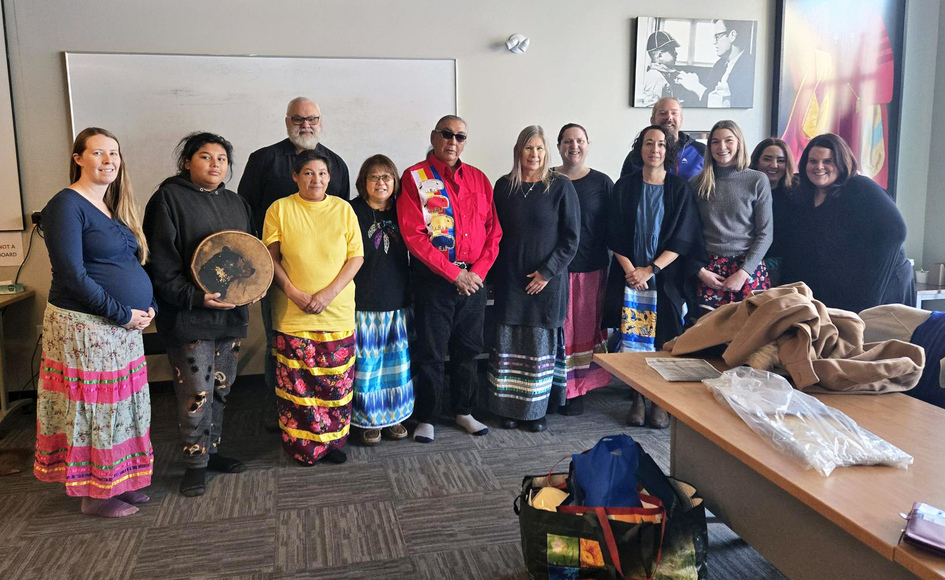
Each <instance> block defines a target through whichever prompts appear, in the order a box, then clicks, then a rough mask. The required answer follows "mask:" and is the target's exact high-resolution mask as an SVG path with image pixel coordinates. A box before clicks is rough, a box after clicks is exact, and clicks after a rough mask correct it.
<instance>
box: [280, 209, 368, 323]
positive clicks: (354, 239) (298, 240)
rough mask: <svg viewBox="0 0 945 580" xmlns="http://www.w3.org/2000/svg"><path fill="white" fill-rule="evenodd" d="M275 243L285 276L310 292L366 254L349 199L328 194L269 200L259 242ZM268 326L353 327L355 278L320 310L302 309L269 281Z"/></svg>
mask: <svg viewBox="0 0 945 580" xmlns="http://www.w3.org/2000/svg"><path fill="white" fill-rule="evenodd" d="M273 242H279V243H280V249H281V252H282V267H283V268H284V269H285V272H286V274H287V275H288V277H289V280H291V281H292V284H294V285H295V287H296V288H298V289H299V290H301V291H303V292H308V293H310V294H314V293H315V292H318V291H319V290H322V289H323V288H325V287H326V286H328V285H329V284H331V282H332V281H333V280H334V279H335V277H336V276H337V275H338V272H340V271H341V268H342V267H343V266H344V264H345V262H346V261H347V260H348V259H350V258H354V257H357V256H363V255H364V247H363V246H362V244H361V228H360V226H359V225H358V218H357V216H355V214H354V210H353V209H351V205H350V204H349V203H348V202H347V201H345V200H343V199H341V198H339V197H335V196H332V195H329V196H326V197H325V199H324V200H323V201H320V202H312V201H305V200H304V199H302V197H301V196H300V195H299V194H298V193H295V194H293V195H290V196H289V197H285V198H282V199H280V200H278V201H276V202H275V203H273V204H272V205H271V206H270V207H269V211H267V212H266V220H265V222H264V223H263V243H264V244H266V246H269V245H270V244H272V243H273ZM272 326H273V328H275V329H276V330H278V331H280V332H287V333H292V334H299V333H301V332H305V331H310V330H313V329H321V328H354V326H355V323H354V282H351V283H350V284H348V285H347V286H346V287H345V288H344V290H342V291H341V292H340V293H339V294H338V296H336V297H335V299H334V300H332V302H331V304H330V305H329V306H328V308H326V309H325V310H324V311H323V312H322V313H321V314H306V313H305V312H303V311H302V310H301V309H299V307H298V306H296V305H295V303H293V302H292V301H291V300H289V298H288V297H287V296H286V295H285V293H284V292H283V291H282V290H280V289H279V288H277V287H276V286H273V288H272Z"/></svg>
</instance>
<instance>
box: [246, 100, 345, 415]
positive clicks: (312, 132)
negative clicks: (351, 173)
mask: <svg viewBox="0 0 945 580" xmlns="http://www.w3.org/2000/svg"><path fill="white" fill-rule="evenodd" d="M285 128H286V131H287V132H288V134H289V136H288V138H287V139H284V140H282V141H279V142H278V143H275V144H273V145H270V146H268V147H263V148H262V149H259V150H257V151H254V152H253V153H252V155H250V156H249V160H248V161H247V162H246V169H245V170H244V171H243V177H242V178H241V179H240V185H239V194H240V195H241V196H243V198H244V199H245V200H246V201H247V202H249V207H250V208H252V210H253V227H254V228H255V229H256V235H257V236H258V235H261V234H262V226H263V220H264V219H265V218H266V210H268V209H269V206H270V205H272V204H273V202H275V201H276V200H279V199H282V198H283V197H288V196H290V195H292V194H293V193H295V192H297V191H298V190H299V186H298V185H297V184H296V183H295V181H293V180H292V166H293V165H295V158H296V157H297V156H298V154H299V153H301V152H302V151H305V150H307V149H314V150H315V151H317V152H318V153H321V154H322V155H324V156H325V157H327V158H328V171H329V172H330V173H331V180H330V181H329V182H328V195H334V196H337V197H340V198H342V199H348V198H349V196H350V187H351V186H350V184H349V182H348V166H347V165H345V162H344V160H343V159H342V158H341V157H339V156H338V155H337V154H336V153H335V152H334V151H332V150H330V149H329V148H328V147H325V146H324V145H323V144H322V143H321V142H320V141H319V140H318V136H319V134H320V133H321V132H322V113H321V110H320V109H319V108H318V105H317V104H315V102H314V101H312V100H311V99H308V98H306V97H296V98H294V99H292V100H291V101H289V106H288V107H286V112H285ZM261 304H262V319H263V326H265V328H266V358H265V373H266V392H267V396H266V410H265V413H266V421H265V423H266V429H267V430H268V431H278V427H277V426H275V424H274V423H273V421H275V420H276V401H275V386H276V372H275V361H274V360H273V358H272V314H271V312H270V307H271V303H270V299H269V297H268V296H267V297H265V298H263V299H262V301H261Z"/></svg>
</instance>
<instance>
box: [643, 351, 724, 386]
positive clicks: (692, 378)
mask: <svg viewBox="0 0 945 580" xmlns="http://www.w3.org/2000/svg"><path fill="white" fill-rule="evenodd" d="M646 364H648V365H650V368H652V369H653V370H655V371H656V372H658V373H659V374H660V376H661V377H663V378H664V379H665V380H667V381H670V382H674V383H675V382H698V381H701V380H704V379H716V378H718V377H719V376H721V374H722V373H720V372H719V371H717V370H715V367H713V366H712V365H710V364H709V363H708V362H707V361H705V360H703V359H701V358H659V357H650V358H648V359H646Z"/></svg>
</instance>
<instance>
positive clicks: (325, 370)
mask: <svg viewBox="0 0 945 580" xmlns="http://www.w3.org/2000/svg"><path fill="white" fill-rule="evenodd" d="M272 354H273V356H275V357H276V360H277V361H278V362H280V363H282V364H284V365H285V366H287V367H289V368H293V369H300V370H303V371H308V372H310V373H312V374H313V375H315V376H317V377H318V376H324V375H343V374H345V371H347V370H348V369H350V368H351V367H352V366H353V365H354V359H355V357H353V356H352V357H349V358H348V362H346V363H345V364H343V365H340V366H336V367H310V366H308V365H307V364H305V363H304V362H302V361H300V360H296V359H290V358H286V357H284V356H282V355H281V354H279V353H278V352H276V349H272Z"/></svg>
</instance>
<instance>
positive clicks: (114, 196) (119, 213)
mask: <svg viewBox="0 0 945 580" xmlns="http://www.w3.org/2000/svg"><path fill="white" fill-rule="evenodd" d="M95 135H103V136H105V137H108V138H109V139H113V140H114V141H115V143H118V138H117V137H115V136H114V135H113V134H112V133H111V131H107V130H105V129H102V128H99V127H88V128H86V129H83V130H82V132H81V133H79V134H78V135H77V136H76V138H75V143H73V145H72V158H71V161H70V163H69V179H71V180H72V183H75V182H77V181H79V179H80V178H81V177H82V167H81V166H80V165H79V164H78V163H76V161H75V158H76V156H79V157H81V156H82V154H83V153H85V149H86V142H87V141H88V140H89V138H90V137H94V136H95ZM118 158H119V159H120V160H121V165H120V166H119V167H118V177H116V178H115V181H113V182H111V183H110V184H109V186H108V189H106V190H105V206H106V207H107V208H108V210H109V211H110V212H112V215H113V216H115V217H116V218H117V219H118V221H120V222H121V223H123V224H124V225H125V226H127V227H128V229H130V230H131V232H132V233H133V234H134V235H135V241H137V242H138V261H139V262H141V264H142V265H143V264H145V263H146V262H147V261H148V240H147V239H145V237H144V230H143V229H142V227H141V210H140V208H139V207H138V204H137V203H135V195H134V190H133V189H132V188H131V178H130V177H129V176H128V170H127V169H126V168H125V159H124V157H122V155H121V145H120V144H119V145H118Z"/></svg>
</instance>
